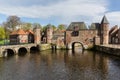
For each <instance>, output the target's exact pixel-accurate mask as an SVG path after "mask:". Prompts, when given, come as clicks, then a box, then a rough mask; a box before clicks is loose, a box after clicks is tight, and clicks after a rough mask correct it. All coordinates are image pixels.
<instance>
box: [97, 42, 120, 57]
mask: <svg viewBox="0 0 120 80" xmlns="http://www.w3.org/2000/svg"><path fill="white" fill-rule="evenodd" d="M95 49H96V50H97V51H101V52H105V53H108V54H112V55H116V56H120V45H117V44H116V45H113V44H109V45H96V46H95Z"/></svg>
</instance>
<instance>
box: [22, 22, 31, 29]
mask: <svg viewBox="0 0 120 80" xmlns="http://www.w3.org/2000/svg"><path fill="white" fill-rule="evenodd" d="M21 28H22V29H24V30H30V29H32V24H31V23H22V25H21Z"/></svg>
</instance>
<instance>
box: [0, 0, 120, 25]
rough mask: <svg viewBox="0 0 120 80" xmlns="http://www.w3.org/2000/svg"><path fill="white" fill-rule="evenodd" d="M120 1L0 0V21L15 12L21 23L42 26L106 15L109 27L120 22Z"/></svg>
mask: <svg viewBox="0 0 120 80" xmlns="http://www.w3.org/2000/svg"><path fill="white" fill-rule="evenodd" d="M119 5H120V0H0V24H2V23H3V22H5V21H6V19H7V17H8V16H11V15H16V16H18V17H20V18H21V21H22V22H31V23H40V24H41V25H47V24H53V25H56V26H57V25H59V24H66V25H69V24H70V23H71V22H85V23H86V24H87V25H91V23H95V22H99V23H100V22H101V19H102V17H103V16H104V15H106V17H107V19H108V21H109V23H110V26H114V25H120V6H119Z"/></svg>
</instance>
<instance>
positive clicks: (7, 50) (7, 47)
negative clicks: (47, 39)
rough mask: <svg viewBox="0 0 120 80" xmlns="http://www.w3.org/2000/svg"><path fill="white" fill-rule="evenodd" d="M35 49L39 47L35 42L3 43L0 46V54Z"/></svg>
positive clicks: (25, 51)
mask: <svg viewBox="0 0 120 80" xmlns="http://www.w3.org/2000/svg"><path fill="white" fill-rule="evenodd" d="M36 49H39V46H38V45H37V44H20V45H4V46H0V56H5V55H10V54H18V53H22V52H23V53H27V52H30V51H32V50H36Z"/></svg>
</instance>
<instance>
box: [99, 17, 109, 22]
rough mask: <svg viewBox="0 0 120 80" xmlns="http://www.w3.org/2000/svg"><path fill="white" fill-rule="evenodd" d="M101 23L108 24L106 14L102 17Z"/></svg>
mask: <svg viewBox="0 0 120 80" xmlns="http://www.w3.org/2000/svg"><path fill="white" fill-rule="evenodd" d="M101 23H102V24H103V23H106V24H109V22H108V20H107V18H106V16H104V17H103V19H102V21H101Z"/></svg>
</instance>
